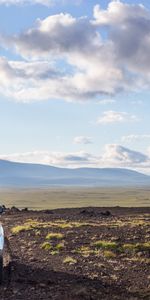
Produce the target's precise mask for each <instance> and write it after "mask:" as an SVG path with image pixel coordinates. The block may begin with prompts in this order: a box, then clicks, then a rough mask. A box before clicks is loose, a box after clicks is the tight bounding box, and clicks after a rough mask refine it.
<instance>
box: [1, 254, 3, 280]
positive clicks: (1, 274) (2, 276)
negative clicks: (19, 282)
mask: <svg viewBox="0 0 150 300" xmlns="http://www.w3.org/2000/svg"><path fill="white" fill-rule="evenodd" d="M2 281H3V257H2V256H0V284H2Z"/></svg>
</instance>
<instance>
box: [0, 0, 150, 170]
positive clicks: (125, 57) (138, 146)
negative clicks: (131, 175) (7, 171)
mask: <svg viewBox="0 0 150 300" xmlns="http://www.w3.org/2000/svg"><path fill="white" fill-rule="evenodd" d="M37 2H40V3H37ZM50 2H51V1H50V0H47V1H43V0H39V1H36V0H31V1H26V0H24V1H23V0H20V1H19V0H18V1H16V0H8V1H3V0H2V1H0V42H1V43H0V45H1V47H0V140H1V148H0V158H2V159H9V160H14V161H25V162H37V163H46V164H51V165H56V166H65V167H79V166H91V167H105V166H106V167H108V166H110V167H126V168H132V169H136V170H139V171H141V172H144V173H150V130H149V128H150V120H149V111H150V100H149V99H150V90H149V86H150V63H149V62H150V57H149V53H150V41H149V35H150V3H148V1H127V0H126V1H95V0H92V1H85V0H80V1H79V0H78V1H75V0H74V1H67V0H64V1H63V0H53V3H50ZM141 3H142V5H141Z"/></svg>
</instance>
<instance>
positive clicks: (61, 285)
mask: <svg viewBox="0 0 150 300" xmlns="http://www.w3.org/2000/svg"><path fill="white" fill-rule="evenodd" d="M107 210H108V209H106V208H104V209H102V208H88V209H87V208H85V209H62V210H55V211H46V212H16V211H8V212H6V213H5V214H4V215H3V216H2V223H3V225H4V228H5V234H6V235H7V238H8V241H9V245H10V249H11V252H12V253H11V254H12V258H11V259H12V262H11V265H10V264H9V262H10V257H9V256H8V254H9V252H10V251H9V250H8V247H6V248H7V249H5V270H4V283H3V285H2V286H1V287H0V295H1V296H0V299H1V300H3V299H6V300H7V299H11V300H19V299H30V300H33V299H34V300H38V299H43V300H47V299H54V300H55V299H56V300H58V299H59V300H78V299H87V300H100V299H101V300H106V299H107V300H110V299H118V300H122V299H125V300H128V299H129V300H131V299H134V300H136V299H142V300H144V299H145V300H148V299H150V246H149V247H148V246H147V247H146V246H143V245H149V244H148V243H149V242H150V208H143V209H142V208H139V209H135V208H134V209H124V208H113V209H110V208H109V211H107ZM16 225H19V226H20V225H21V226H23V227H22V228H21V227H19V230H18V232H12V228H14V226H16ZM51 233H53V234H54V233H55V234H56V237H51V239H46V236H47V235H48V234H51ZM57 234H60V236H59V235H58V236H57ZM97 241H106V242H108V245H105V247H101V246H100V247H97V246H96V244H95V243H96V242H97ZM45 243H48V244H49V245H50V248H49V249H46V247H45V246H43V245H45ZM146 243H147V244H146ZM58 245H59V246H58ZM114 245H115V247H114ZM125 245H138V246H135V247H134V248H133V249H130V248H131V247H130V248H129V246H127V248H125ZM139 245H140V246H139ZM141 245H142V246H141ZM6 246H7V245H6ZM106 246H107V248H108V246H109V248H108V249H107V248H106ZM111 247H112V249H111ZM123 247H124V248H123ZM142 247H146V248H142ZM128 248H129V249H128ZM123 249H124V250H123ZM68 257H69V258H71V259H70V261H69V260H68V262H67V261H65V260H66V258H68Z"/></svg>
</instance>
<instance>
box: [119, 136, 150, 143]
mask: <svg viewBox="0 0 150 300" xmlns="http://www.w3.org/2000/svg"><path fill="white" fill-rule="evenodd" d="M141 140H150V134H130V135H125V136H123V137H122V138H121V141H122V142H129V143H130V142H135V141H141Z"/></svg>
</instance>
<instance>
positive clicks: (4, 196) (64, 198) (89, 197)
mask: <svg viewBox="0 0 150 300" xmlns="http://www.w3.org/2000/svg"><path fill="white" fill-rule="evenodd" d="M0 203H1V204H4V205H6V206H7V207H11V206H17V207H19V208H24V207H28V208H29V209H36V210H41V209H56V208H73V207H74V208H77V207H89V206H93V207H113V206H121V207H148V206H150V188H148V187H139V188H135V187H133V188H131V187H130V188H68V187H66V188H65V187H63V188H57V187H53V188H43V189H1V190H0Z"/></svg>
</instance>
